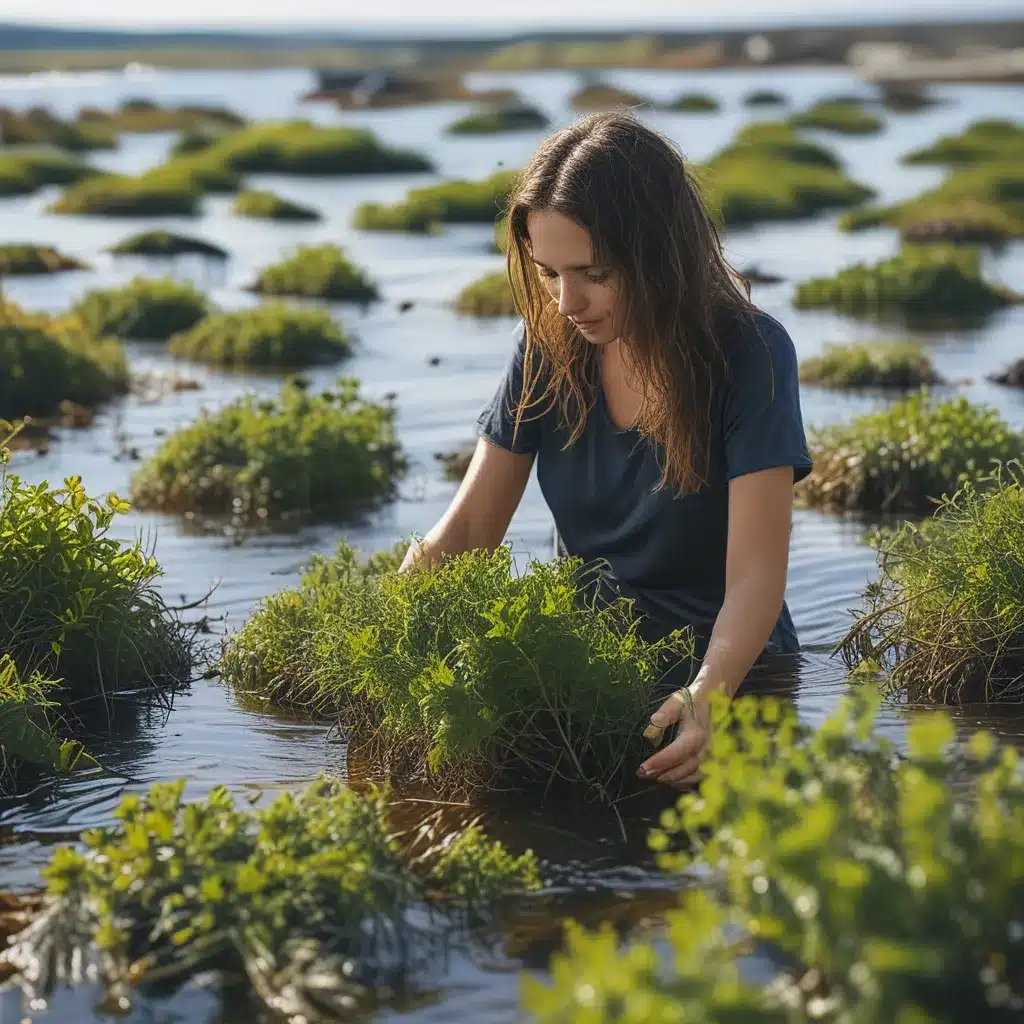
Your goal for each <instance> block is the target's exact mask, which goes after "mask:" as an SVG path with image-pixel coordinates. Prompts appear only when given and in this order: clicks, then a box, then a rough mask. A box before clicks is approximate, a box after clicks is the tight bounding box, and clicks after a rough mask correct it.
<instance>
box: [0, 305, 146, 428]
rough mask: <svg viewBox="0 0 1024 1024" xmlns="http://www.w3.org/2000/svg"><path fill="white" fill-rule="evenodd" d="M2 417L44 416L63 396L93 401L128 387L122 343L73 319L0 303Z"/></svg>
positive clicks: (80, 402)
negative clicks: (104, 337) (94, 332)
mask: <svg viewBox="0 0 1024 1024" xmlns="http://www.w3.org/2000/svg"><path fill="white" fill-rule="evenodd" d="M0 366H2V367H3V369H4V372H3V373H2V374H0V416H3V417H10V418H12V419H15V418H18V417H21V416H28V415H32V416H46V415H49V414H51V413H55V412H56V411H57V409H58V408H59V406H60V404H61V403H62V402H64V401H68V402H73V403H75V404H76V405H83V406H93V405H98V404H99V403H101V402H105V401H107V400H108V399H110V398H113V397H114V396H115V395H118V394H123V393H124V392H126V391H127V390H128V363H127V360H126V359H125V355H124V349H123V348H122V346H121V344H120V343H119V342H117V341H114V340H113V339H109V338H108V339H98V338H96V337H95V336H94V335H93V334H92V333H91V332H89V331H86V330H84V329H83V328H82V326H81V324H79V323H78V322H77V321H75V320H74V319H72V318H67V317H57V318H51V317H46V316H41V315H32V314H28V313H24V312H22V311H21V310H20V309H19V308H18V307H17V306H15V305H14V304H13V303H3V302H0Z"/></svg>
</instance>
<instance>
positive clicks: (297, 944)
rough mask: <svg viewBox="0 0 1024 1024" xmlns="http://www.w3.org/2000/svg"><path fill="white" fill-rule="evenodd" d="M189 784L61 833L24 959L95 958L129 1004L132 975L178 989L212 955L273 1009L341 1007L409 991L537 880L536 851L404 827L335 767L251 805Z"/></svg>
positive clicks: (66, 973)
mask: <svg viewBox="0 0 1024 1024" xmlns="http://www.w3.org/2000/svg"><path fill="white" fill-rule="evenodd" d="M183 790H184V780H182V781H180V782H172V783H160V784H157V785H155V786H153V787H152V788H151V789H150V790H149V792H148V793H146V794H144V795H143V796H141V797H140V796H128V797H125V798H124V799H123V800H122V802H121V805H120V807H119V808H118V809H117V811H116V812H115V819H116V824H114V825H112V826H110V827H108V828H103V829H92V830H90V831H88V832H86V833H84V835H83V837H82V840H83V848H77V849H76V848H74V847H70V846H64V847H60V848H58V849H57V851H56V852H55V853H54V856H53V860H52V861H51V863H50V865H49V867H48V868H47V869H46V870H45V872H44V875H45V878H46V882H47V886H48V888H47V897H46V902H45V904H44V907H43V909H42V911H41V913H40V915H39V916H38V917H37V918H36V920H35V921H34V923H33V924H31V925H30V926H29V927H28V929H26V930H25V931H23V932H22V933H21V934H20V935H19V936H18V937H17V938H16V940H15V949H14V951H13V956H12V961H13V962H14V963H15V964H16V965H18V966H20V967H21V968H22V969H24V968H27V967H29V965H30V964H31V963H32V962H33V960H35V959H36V958H37V957H38V956H39V955H40V954H41V953H42V950H44V949H54V950H55V951H56V958H55V959H54V960H53V961H52V963H51V966H52V968H53V977H52V981H53V983H55V984H60V983H71V982H72V981H73V979H74V974H75V962H76V961H84V962H98V964H99V967H98V970H97V973H96V979H95V980H96V981H97V982H98V983H99V984H100V985H101V986H102V987H103V988H104V989H105V990H106V991H107V992H109V993H110V994H111V998H114V995H113V993H117V998H119V999H120V1000H121V1001H122V1005H123V1006H125V1007H127V1005H129V1003H130V997H131V995H132V994H133V986H135V985H146V984H147V983H150V982H152V983H156V982H159V984H160V985H161V987H163V988H164V990H165V991H167V990H170V991H174V990H175V989H176V988H177V987H179V986H180V985H181V984H182V983H184V982H186V981H188V980H190V979H192V978H194V977H196V976H198V975H199V974H201V973H208V972H210V971H212V970H217V971H219V972H222V975H226V976H227V977H228V978H231V977H234V978H237V977H239V976H243V977H244V976H247V977H248V981H249V984H250V985H251V988H252V990H253V992H254V993H255V994H256V996H257V998H258V999H259V1000H261V1001H262V1002H263V1003H264V1004H265V1005H266V1007H267V1012H268V1013H278V1014H280V1013H283V1014H284V1015H285V1016H286V1017H287V1018H289V1019H293V1020H294V1019H297V1018H298V1017H301V1018H302V1019H305V1020H313V1019H320V1020H327V1019H333V1020H339V1019H342V1018H343V1017H345V1016H349V1015H350V1014H352V1013H353V1012H356V1011H360V1010H362V1011H371V1010H375V1009H377V1008H378V1006H379V1003H380V1001H381V1000H382V999H384V1000H386V999H387V997H388V993H389V991H390V992H392V993H393V992H395V991H396V990H399V991H409V990H410V989H414V988H415V981H416V978H415V976H416V973H417V972H418V971H419V970H421V969H423V968H427V967H430V966H434V965H436V964H437V963H438V962H439V961H440V959H441V953H442V951H443V949H444V947H445V945H446V943H447V942H450V941H452V940H453V939H457V938H461V939H462V940H464V941H465V940H466V939H468V937H469V935H468V929H469V927H470V925H471V924H472V923H480V922H481V921H483V920H486V919H487V916H488V914H489V913H490V912H492V911H493V910H494V909H495V908H496V905H497V904H498V903H499V902H500V901H503V900H505V899H508V898H511V897H512V896H518V897H519V898H522V895H523V893H525V892H528V891H530V890H534V889H537V888H539V885H540V882H539V877H538V871H537V863H536V859H535V858H534V856H533V855H532V854H531V853H529V852H527V853H526V854H523V855H522V856H519V857H515V856H513V855H511V854H510V853H509V852H508V851H507V850H506V849H505V848H504V847H503V846H502V845H501V844H500V843H494V842H490V841H488V840H487V838H486V836H485V835H484V834H483V833H482V832H481V831H480V829H479V828H477V827H476V826H475V825H468V826H465V827H463V828H460V829H456V830H455V831H451V832H449V834H447V835H445V836H444V837H443V840H442V839H440V838H426V837H425V836H423V835H422V834H421V835H420V837H419V838H418V839H410V837H408V836H405V837H402V836H401V835H400V834H399V833H398V830H397V829H396V828H395V827H394V826H393V825H391V824H390V823H389V821H388V818H387V813H386V811H387V808H386V805H385V803H384V801H383V799H382V798H381V797H379V796H377V795H370V796H360V795H357V794H355V793H353V792H352V791H350V790H348V789H346V788H345V787H344V786H342V785H341V784H340V783H339V782H338V781H336V780H334V779H331V778H330V777H329V776H323V775H322V776H320V777H319V778H318V779H317V780H316V781H315V782H314V783H313V784H312V785H310V786H309V787H308V788H307V789H305V790H304V791H302V792H299V793H297V794H295V795H292V794H288V793H284V794H282V795H280V796H278V797H277V798H276V799H275V800H274V801H273V802H272V803H270V804H269V806H267V807H264V808H262V809H259V810H254V809H252V808H251V807H248V806H244V805H243V807H241V808H239V807H236V806H235V804H234V801H233V800H232V798H231V796H230V795H229V794H228V792H227V791H226V790H225V789H224V788H223V787H219V788H217V789H215V790H214V791H213V792H212V793H211V794H210V795H209V796H208V797H207V798H206V799H204V800H200V801H196V802H192V803H186V802H185V800H184V799H183ZM428 831H429V830H428ZM29 980H31V971H29ZM36 994H37V995H40V996H41V995H42V993H41V992H39V993H36ZM236 999H237V992H236V993H235V995H234V998H232V999H231V1002H232V1003H235V1000H236ZM360 1015H361V1014H360Z"/></svg>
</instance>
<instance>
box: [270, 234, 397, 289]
mask: <svg viewBox="0 0 1024 1024" xmlns="http://www.w3.org/2000/svg"><path fill="white" fill-rule="evenodd" d="M251 290H252V291H254V292H259V293H260V294H262V295H299V296H306V297H307V298H317V299H341V300H344V299H349V300H352V301H356V302H367V301H369V300H371V299H375V298H377V286H376V285H375V284H374V283H373V282H372V281H371V280H369V278H367V277H366V274H365V273H364V272H363V271H362V270H361V269H360V268H359V267H357V266H356V265H355V264H354V263H352V262H351V261H350V260H349V258H348V257H347V256H346V255H345V253H344V252H342V250H341V249H339V248H338V247H337V246H336V245H329V244H328V245H302V246H299V247H298V248H297V249H296V250H295V251H294V252H293V253H291V255H289V256H287V257H285V259H283V260H281V262H280V263H275V264H273V265H272V266H269V267H265V268H264V269H263V270H261V271H260V272H259V274H258V275H257V277H256V280H255V282H254V283H253V285H252V288H251Z"/></svg>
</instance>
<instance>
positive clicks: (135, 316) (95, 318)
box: [71, 277, 212, 341]
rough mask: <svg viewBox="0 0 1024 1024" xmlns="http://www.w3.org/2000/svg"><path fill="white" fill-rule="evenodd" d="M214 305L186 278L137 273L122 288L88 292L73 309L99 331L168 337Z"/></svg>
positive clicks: (123, 334) (145, 337)
mask: <svg viewBox="0 0 1024 1024" xmlns="http://www.w3.org/2000/svg"><path fill="white" fill-rule="evenodd" d="M211 308H212V307H211V305H210V301H209V300H208V299H207V298H206V296H205V295H203V293H202V292H200V291H197V290H196V288H195V286H194V285H192V284H189V283H188V282H186V281H176V280H174V279H173V278H171V277H160V278H145V277H135V278H133V279H132V280H131V281H129V282H128V284H126V285H122V286H121V287H120V288H106V289H96V290H94V291H90V292H86V294H85V295H84V296H82V298H81V299H79V300H78V302H77V303H75V305H74V306H73V307H72V310H71V312H72V314H73V315H75V316H76V317H78V318H79V319H80V320H81V321H82V323H83V324H84V325H85V326H86V328H87V329H88V330H90V331H92V333H93V334H96V335H107V334H113V335H115V336H117V337H120V338H144V339H146V340H152V341H166V340H167V339H168V338H169V337H170V336H171V335H172V334H175V333H177V332H178V331H184V330H187V329H188V328H189V327H191V326H192V325H193V324H196V323H198V322H199V321H200V320H201V319H202V318H203V317H204V316H206V314H207V313H209V312H210V310H211Z"/></svg>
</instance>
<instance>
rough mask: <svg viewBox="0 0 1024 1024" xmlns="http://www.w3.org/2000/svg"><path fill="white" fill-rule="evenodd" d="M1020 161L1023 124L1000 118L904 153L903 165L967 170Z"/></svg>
mask: <svg viewBox="0 0 1024 1024" xmlns="http://www.w3.org/2000/svg"><path fill="white" fill-rule="evenodd" d="M1020 160H1024V125H1022V124H1020V123H1019V122H1017V121H1010V120H1004V119H1002V118H995V117H993V118H987V119H985V120H982V121H975V122H974V123H973V124H971V125H969V126H968V127H967V128H966V129H965V130H964V131H963V132H961V133H960V134H959V135H947V136H945V137H943V138H941V139H939V141H938V142H936V143H935V144H934V145H932V146H927V147H925V148H924V149H919V150H916V151H915V152H913V153H908V154H907V155H906V156H905V157H904V163H908V164H946V165H947V166H950V167H968V166H975V165H977V164H985V163H1013V162H1015V161H1020Z"/></svg>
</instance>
